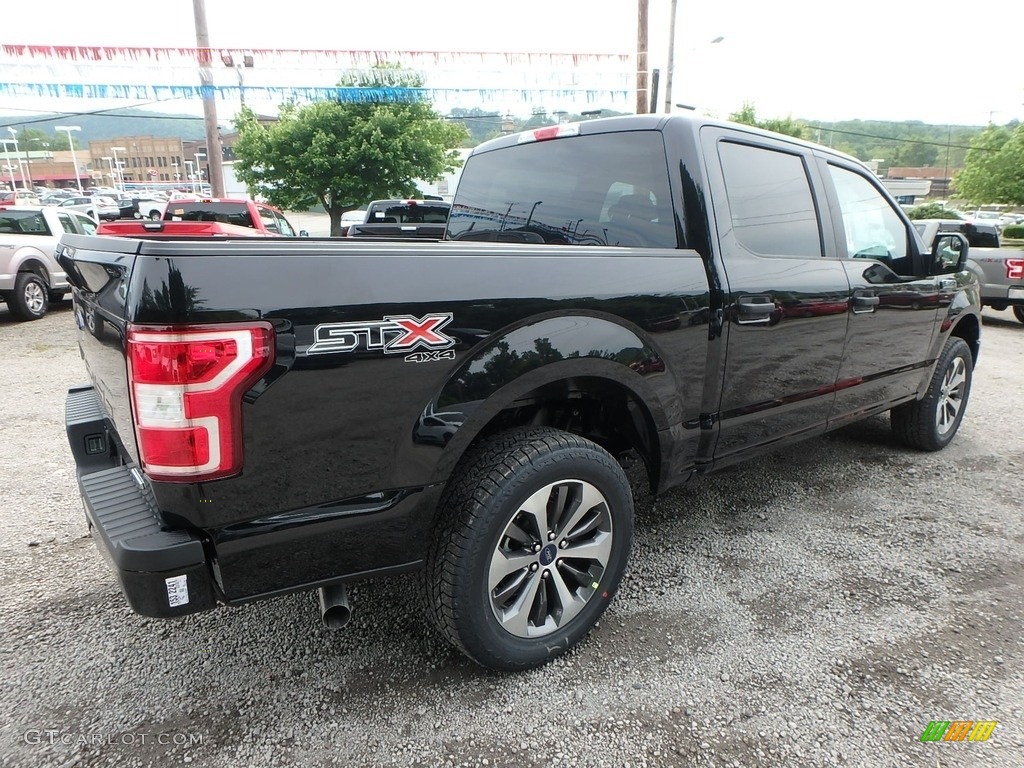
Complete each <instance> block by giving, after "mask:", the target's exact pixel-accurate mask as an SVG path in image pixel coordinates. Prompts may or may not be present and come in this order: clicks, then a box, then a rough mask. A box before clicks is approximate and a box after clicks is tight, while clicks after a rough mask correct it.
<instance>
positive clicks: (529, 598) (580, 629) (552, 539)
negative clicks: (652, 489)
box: [427, 428, 633, 671]
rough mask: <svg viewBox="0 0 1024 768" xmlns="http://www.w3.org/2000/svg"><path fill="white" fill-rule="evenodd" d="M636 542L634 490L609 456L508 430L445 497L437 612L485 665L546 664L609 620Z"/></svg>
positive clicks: (430, 586)
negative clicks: (607, 613)
mask: <svg viewBox="0 0 1024 768" xmlns="http://www.w3.org/2000/svg"><path fill="white" fill-rule="evenodd" d="M632 538H633V497H632V494H631V492H630V488H629V482H628V480H627V479H626V476H625V473H624V472H623V470H622V467H621V466H620V465H619V464H618V462H617V461H616V460H615V459H614V458H613V457H612V456H611V455H610V454H608V453H607V452H606V451H605V450H604V449H602V448H601V447H600V446H598V445H596V444H595V443H593V442H591V441H589V440H587V439H585V438H582V437H579V436H578V435H573V434H570V433H568V432H561V431H559V430H554V429H547V428H530V429H519V430H513V431H510V432H506V433H502V434H500V435H497V436H495V437H494V438H491V439H489V440H487V441H485V442H484V443H482V444H481V445H480V446H478V447H477V448H475V449H473V450H472V451H471V453H470V454H469V455H468V456H467V457H466V458H465V459H464V460H463V462H462V463H461V464H460V466H459V468H458V469H457V470H456V475H455V476H453V481H452V483H451V485H450V486H449V488H448V489H447V490H446V492H445V496H444V498H443V499H442V506H441V518H440V522H439V526H438V528H437V530H436V532H435V538H434V541H433V542H432V544H431V548H430V552H429V555H428V559H427V566H428V567H427V599H428V610H429V613H430V615H431V618H432V619H433V621H434V624H435V625H436V626H437V627H438V628H439V629H440V631H441V633H442V634H443V635H444V636H445V637H446V638H447V639H448V640H449V641H450V642H451V643H453V644H454V645H455V646H457V647H458V648H460V649H461V650H462V651H463V652H464V653H466V655H468V656H469V657H470V658H472V659H473V660H474V661H476V662H478V663H479V664H482V665H483V666H485V667H490V668H491V669H497V670H504V671H514V670H522V669H529V668H531V667H537V666H540V665H542V664H544V663H546V662H547V661H549V660H550V659H552V658H554V657H555V656H558V655H560V654H562V653H564V652H565V651H566V650H568V649H569V648H571V647H572V646H574V645H575V644H576V643H577V642H579V641H580V640H581V639H582V638H583V637H584V636H585V635H586V634H587V632H589V631H590V629H591V628H592V627H593V626H594V624H595V623H596V622H597V621H598V619H599V618H600V617H601V615H602V614H603V613H604V610H605V608H606V607H607V606H608V602H609V600H610V599H611V597H612V595H614V594H615V591H616V590H617V588H618V585H619V582H620V580H621V579H622V575H623V573H624V572H625V568H626V561H627V559H628V557H629V550H630V546H631V543H632Z"/></svg>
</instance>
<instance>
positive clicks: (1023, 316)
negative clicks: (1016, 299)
mask: <svg viewBox="0 0 1024 768" xmlns="http://www.w3.org/2000/svg"><path fill="white" fill-rule="evenodd" d="M1013 316H1014V317H1016V318H1017V319H1018V320H1019V321H1020V322H1022V323H1024V306H1022V305H1020V304H1014V305H1013Z"/></svg>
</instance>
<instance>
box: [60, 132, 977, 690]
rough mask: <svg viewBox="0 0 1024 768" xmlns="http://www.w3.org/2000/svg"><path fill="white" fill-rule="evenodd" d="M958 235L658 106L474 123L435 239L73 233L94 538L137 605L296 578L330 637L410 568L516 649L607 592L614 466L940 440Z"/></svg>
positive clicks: (70, 409)
mask: <svg viewBox="0 0 1024 768" xmlns="http://www.w3.org/2000/svg"><path fill="white" fill-rule="evenodd" d="M967 255H968V245H967V243H966V241H965V239H964V237H963V235H961V234H959V233H949V234H943V235H941V236H939V237H937V238H936V240H935V242H934V243H933V245H932V246H931V248H930V249H929V248H926V247H925V246H924V244H923V243H922V242H921V240H920V238H919V236H918V235H917V233H916V231H915V230H914V227H913V226H912V225H911V223H910V221H909V220H908V219H907V218H906V217H905V215H904V214H903V212H902V211H901V210H900V207H899V206H898V205H896V204H895V202H894V201H893V200H892V198H891V197H890V196H889V195H888V194H887V193H886V192H885V190H884V189H883V187H882V186H881V185H880V183H879V182H878V180H877V179H876V178H875V177H874V176H873V175H872V174H871V173H870V172H869V171H868V170H866V169H865V168H864V167H863V166H862V165H861V164H860V163H859V162H857V161H856V160H854V159H852V158H850V157H847V156H844V155H841V154H838V153H836V152H833V151H831V150H829V149H827V148H823V147H820V146H816V145H812V144H809V143H804V142H800V141H796V140H793V139H790V138H788V137H784V136H779V135H774V134H771V133H767V132H763V131H759V130H756V129H752V128H748V127H744V126H738V125H732V124H729V123H724V122H712V121H707V120H702V119H699V118H696V117H692V116H671V117H666V116H654V115H645V116H629V117H619V118H608V119H602V120H593V121H588V122H584V123H581V124H562V125H558V126H554V127H551V128H543V129H539V130H535V131H530V132H527V133H524V134H520V135H514V136H506V137H502V138H499V139H495V140H494V141H491V142H489V143H486V144H483V145H481V146H480V147H478V148H477V149H476V150H475V151H474V152H473V153H472V155H471V156H470V157H469V159H468V161H467V163H466V166H465V169H464V172H463V174H462V177H461V180H460V183H459V187H458V191H457V194H456V196H455V200H454V202H453V205H452V209H451V214H450V218H449V221H448V227H447V233H446V235H445V240H444V241H437V242H430V241H423V242H408V241H406V242H389V241H376V240H359V239H348V238H344V239H333V240H331V239H302V240H289V241H284V240H269V239H268V240H266V241H264V240H259V241H256V240H251V239H250V240H244V241H243V240H238V241H231V240H220V241H217V242H200V241H197V240H191V241H174V240H161V241H156V240H145V239H126V238H100V237H86V236H81V235H67V236H65V237H64V238H63V240H62V244H61V246H60V254H59V260H60V263H61V264H62V265H63V267H64V268H65V270H66V271H67V274H68V278H69V280H70V282H71V283H72V285H73V294H74V302H75V308H76V317H77V318H78V322H79V327H80V329H81V330H80V339H81V351H82V356H83V359H84V361H85V364H86V367H87V369H88V372H89V375H90V377H91V379H92V381H91V384H88V385H83V386H80V387H76V388H73V389H72V390H70V392H69V393H68V397H67V417H66V420H67V433H68V437H69V440H70V444H71V450H72V453H73V454H74V458H75V461H76V462H77V465H78V476H79V484H80V487H81V492H82V496H83V498H84V501H85V508H86V513H87V517H88V521H89V526H90V528H91V529H92V532H93V535H94V537H95V540H96V543H97V545H98V547H99V548H100V550H101V551H102V552H103V553H104V555H105V556H106V557H107V559H108V560H109V561H110V563H111V565H112V566H113V569H114V571H115V572H116V574H117V575H118V577H119V579H120V581H121V584H122V587H123V590H124V592H125V594H126V596H127V599H128V601H129V603H130V604H131V606H132V607H133V608H134V609H135V610H136V611H138V612H139V613H142V614H144V615H148V616H156V617H171V616H180V615H182V614H188V613H192V612H195V611H201V610H205V609H209V608H213V607H214V606H216V605H218V604H240V603H245V602H248V601H252V600H256V599H259V598H265V597H269V596H274V595H280V594H283V593H288V592H293V591H298V590H319V595H320V602H321V609H322V611H323V614H324V619H325V621H326V622H327V623H328V624H329V625H341V624H343V623H344V622H345V621H346V620H347V618H348V615H349V610H350V609H349V604H348V600H347V592H346V587H345V585H346V584H347V583H349V582H352V581H356V580H361V579H367V578H371V577H374V576H378V575H382V574H390V573H396V572H402V571H418V572H419V573H421V574H422V580H423V584H424V590H425V595H426V597H427V600H426V603H427V605H428V613H429V615H430V617H431V618H432V620H433V622H434V624H435V625H436V626H437V627H438V629H439V630H440V632H441V633H442V634H443V635H444V636H445V637H446V638H447V639H448V640H450V641H451V642H452V643H453V644H454V645H456V646H457V647H458V648H460V649H462V650H463V651H464V652H465V653H466V654H468V655H469V656H470V657H471V658H473V659H475V660H476V661H477V662H479V663H481V664H483V665H486V666H488V667H492V668H495V669H502V670H515V669H524V668H528V667H532V666H537V665H540V664H543V663H544V662H545V661H547V660H548V659H550V658H552V657H554V656H556V655H558V654H560V653H562V652H564V651H565V650H566V649H567V648H570V647H572V646H573V645H574V644H575V643H577V642H578V641H579V640H580V639H581V638H582V637H583V636H584V635H585V634H586V633H587V632H588V631H589V630H590V628H591V627H592V626H593V625H594V624H595V622H596V621H597V620H598V618H599V617H600V616H601V615H602V612H603V611H604V610H605V607H606V606H607V604H608V601H609V600H610V599H611V598H612V597H613V596H614V595H615V593H616V588H617V586H618V584H619V581H620V578H621V577H622V574H623V571H624V569H625V567H626V562H627V558H628V556H629V552H630V547H631V541H632V534H633V525H634V522H633V497H632V494H631V490H630V486H629V483H628V481H627V476H626V473H625V472H624V471H623V468H622V465H621V463H620V460H621V459H622V458H623V457H626V456H632V457H635V456H639V459H640V460H641V461H642V463H643V466H645V467H646V475H647V478H648V480H649V483H650V486H651V487H652V488H653V489H654V490H655V491H657V492H662V491H666V490H668V489H670V488H673V487H674V486H678V485H680V484H681V483H683V482H685V481H686V480H687V479H688V478H691V477H692V476H693V475H695V474H696V473H704V472H709V471H711V470H715V469H719V468H721V467H725V466H728V465H730V464H732V463H734V462H736V461H738V460H741V459H744V458H746V457H750V456H755V455H758V454H760V453H762V452H764V451H767V450H770V449H773V448H776V447H778V446H782V445H786V444H789V443H792V442H794V441H796V440H802V439H806V438H810V437H814V436H817V435H821V434H823V433H825V432H826V431H829V430H833V429H836V428H839V427H842V426H843V425H845V424H849V423H850V422H852V421H854V420H857V419H863V418H864V417H867V416H871V415H873V414H878V413H881V412H886V411H888V412H889V413H890V414H891V422H892V426H893V428H894V431H895V434H896V435H897V436H898V437H899V438H900V439H901V440H902V441H903V442H905V443H906V444H907V445H908V446H911V447H914V448H917V449H922V450H927V451H933V450H938V449H941V448H943V447H944V446H945V445H946V444H948V443H949V442H950V440H952V439H953V436H954V434H955V433H956V432H957V429H958V427H959V425H960V422H961V419H962V418H963V415H964V410H965V407H966V404H967V400H968V395H969V392H970V385H971V375H972V370H973V367H974V364H975V361H976V359H977V356H978V351H979V336H980V332H981V323H980V312H979V298H978V289H977V282H976V280H975V278H973V277H972V275H971V273H970V272H968V271H966V270H965V269H964V264H965V260H966V258H967ZM240 276H244V278H245V279H240ZM90 316H93V317H96V318H99V319H100V320H101V322H98V323H97V322H92V323H88V322H87V321H86V318H88V317H90Z"/></svg>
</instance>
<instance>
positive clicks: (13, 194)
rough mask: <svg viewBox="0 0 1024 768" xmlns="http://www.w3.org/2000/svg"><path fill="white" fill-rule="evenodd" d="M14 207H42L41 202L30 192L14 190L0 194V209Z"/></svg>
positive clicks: (37, 196)
mask: <svg viewBox="0 0 1024 768" xmlns="http://www.w3.org/2000/svg"><path fill="white" fill-rule="evenodd" d="M14 205H42V201H41V200H40V199H39V195H37V194H36V193H35V192H33V191H32V190H26V189H15V190H12V191H8V192H0V208H10V207H11V206H14Z"/></svg>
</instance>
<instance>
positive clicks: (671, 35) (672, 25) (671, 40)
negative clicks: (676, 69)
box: [665, 0, 677, 115]
mask: <svg viewBox="0 0 1024 768" xmlns="http://www.w3.org/2000/svg"><path fill="white" fill-rule="evenodd" d="M676 2H677V0H672V5H671V8H672V10H671V12H670V13H669V17H668V67H667V68H666V69H665V114H666V115H667V114H669V113H670V112H672V67H673V65H674V64H675V56H676Z"/></svg>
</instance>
